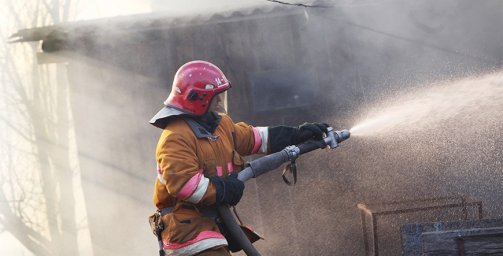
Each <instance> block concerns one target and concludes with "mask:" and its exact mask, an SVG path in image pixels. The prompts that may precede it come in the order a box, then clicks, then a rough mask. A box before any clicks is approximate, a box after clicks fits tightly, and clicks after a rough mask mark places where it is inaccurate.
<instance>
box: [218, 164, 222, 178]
mask: <svg viewBox="0 0 503 256" xmlns="http://www.w3.org/2000/svg"><path fill="white" fill-rule="evenodd" d="M222 174H223V170H222V166H217V175H218V176H219V177H222Z"/></svg>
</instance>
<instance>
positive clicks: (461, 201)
mask: <svg viewBox="0 0 503 256" xmlns="http://www.w3.org/2000/svg"><path fill="white" fill-rule="evenodd" d="M448 200H457V201H458V202H456V203H446V204H439V205H431V206H420V207H410V208H399V209H395V210H372V209H371V207H384V206H390V205H397V204H407V203H411V204H414V203H420V202H421V203H428V202H430V203H435V202H440V201H448ZM472 206H474V207H476V208H477V215H478V216H477V217H478V219H479V220H480V219H482V216H483V214H482V202H481V201H473V200H470V201H467V198H465V197H462V196H455V197H438V198H427V199H419V200H407V201H391V202H384V203H375V204H363V203H359V204H357V207H358V209H360V213H361V219H362V230H363V241H364V243H365V254H366V255H374V256H378V255H379V245H378V241H379V238H378V232H377V220H378V217H379V216H385V215H393V214H401V213H412V212H421V211H429V210H435V209H448V208H462V211H463V216H462V217H463V219H464V220H467V219H468V207H472ZM366 216H370V223H369V224H370V226H371V227H372V244H370V243H369V241H368V238H369V235H368V233H367V228H366V227H367V223H366ZM372 251H373V252H374V253H373V254H371V252H372Z"/></svg>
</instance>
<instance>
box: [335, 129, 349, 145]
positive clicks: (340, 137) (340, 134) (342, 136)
mask: <svg viewBox="0 0 503 256" xmlns="http://www.w3.org/2000/svg"><path fill="white" fill-rule="evenodd" d="M334 133H335V137H336V140H337V143H341V142H343V141H345V140H347V139H349V136H351V133H350V132H349V130H347V129H344V130H340V131H335V132H334Z"/></svg>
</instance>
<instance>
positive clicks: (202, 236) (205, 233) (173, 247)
mask: <svg viewBox="0 0 503 256" xmlns="http://www.w3.org/2000/svg"><path fill="white" fill-rule="evenodd" d="M209 238H224V236H223V235H222V234H220V233H218V232H216V231H210V230H206V231H202V232H201V233H199V234H197V236H196V237H195V238H194V239H192V240H189V241H187V242H185V243H181V244H178V243H170V242H168V241H163V244H164V248H163V249H171V250H176V249H180V248H182V247H186V246H189V245H191V244H195V243H197V242H200V241H202V240H204V239H209Z"/></svg>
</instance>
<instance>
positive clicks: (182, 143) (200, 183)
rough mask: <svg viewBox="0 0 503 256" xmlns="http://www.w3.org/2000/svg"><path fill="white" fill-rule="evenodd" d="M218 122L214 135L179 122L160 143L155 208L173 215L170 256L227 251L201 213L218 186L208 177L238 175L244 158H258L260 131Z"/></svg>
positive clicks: (167, 245) (167, 220) (168, 229)
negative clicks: (171, 210) (207, 250)
mask: <svg viewBox="0 0 503 256" xmlns="http://www.w3.org/2000/svg"><path fill="white" fill-rule="evenodd" d="M220 116H221V122H220V124H219V125H218V127H217V129H216V130H215V132H214V133H213V134H209V133H206V134H205V133H204V130H199V132H198V130H197V129H193V128H192V127H194V125H192V127H191V125H190V123H191V122H192V124H193V123H194V121H192V120H190V119H187V118H176V119H174V120H172V121H170V123H168V125H167V126H166V127H165V129H164V130H163V132H162V135H161V137H160V138H159V142H158V144H157V150H156V159H157V166H158V167H157V174H158V178H157V179H156V181H155V189H154V195H153V202H154V204H155V205H156V206H157V208H159V209H163V208H171V207H172V208H173V209H174V210H173V212H172V213H169V214H167V215H164V216H163V217H162V220H163V223H164V225H165V229H164V231H163V232H162V239H163V244H164V250H165V252H166V253H167V254H168V255H171V254H173V255H193V254H196V253H198V252H201V251H203V250H206V249H209V248H215V247H219V246H226V245H227V241H226V240H225V238H224V237H223V236H222V235H221V234H220V232H219V229H218V227H217V225H216V224H215V223H214V221H213V220H212V219H210V218H208V217H205V216H203V215H202V214H201V213H200V211H199V210H198V209H201V208H204V207H208V206H212V205H214V204H215V200H216V190H215V186H214V185H213V184H212V183H211V181H209V179H208V178H207V177H210V176H212V175H218V176H226V175H228V174H229V173H230V172H238V171H240V170H241V169H242V166H243V164H244V161H243V159H242V156H245V155H250V154H254V153H257V151H258V150H259V148H260V146H261V144H262V138H261V136H260V133H259V132H258V130H257V129H256V128H254V127H252V126H250V125H247V124H245V123H237V124H235V123H234V122H233V121H232V120H231V118H230V117H229V116H227V115H225V114H220ZM196 126H197V125H196ZM264 143H267V142H264Z"/></svg>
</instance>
